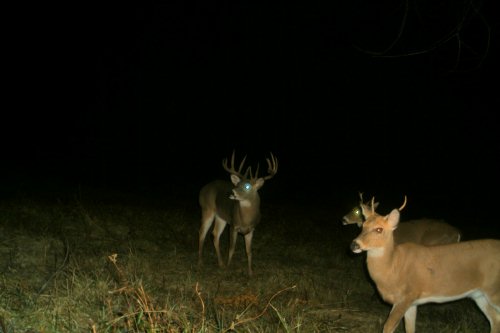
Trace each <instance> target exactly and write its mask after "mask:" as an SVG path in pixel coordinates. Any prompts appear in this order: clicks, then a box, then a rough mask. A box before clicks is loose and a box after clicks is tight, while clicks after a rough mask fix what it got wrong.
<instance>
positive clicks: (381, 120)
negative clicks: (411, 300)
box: [0, 1, 500, 228]
mask: <svg viewBox="0 0 500 333" xmlns="http://www.w3.org/2000/svg"><path fill="white" fill-rule="evenodd" d="M37 6H39V5H37ZM43 6H47V5H46V4H45V5H43ZM50 6H52V7H42V6H41V5H40V7H32V6H26V7H23V8H15V9H12V10H11V11H7V12H6V13H7V14H8V16H11V17H12V18H13V20H12V21H13V23H12V24H11V25H10V28H9V29H10V30H9V31H8V37H7V39H6V42H5V43H6V45H8V47H6V48H5V51H4V52H5V54H6V55H7V56H8V60H5V65H4V66H5V69H6V72H7V73H8V75H6V78H5V81H6V85H7V86H8V87H7V88H6V89H5V92H6V97H7V98H6V99H5V104H4V110H3V112H2V113H3V117H4V121H2V125H3V126H2V127H3V130H2V138H1V142H2V145H3V149H2V152H1V154H0V156H1V166H0V168H1V169H0V171H1V175H2V176H1V182H2V185H1V187H2V193H3V196H4V197H9V196H12V195H15V194H16V193H17V194H19V193H28V192H36V193H38V195H40V196H57V195H60V194H59V193H60V192H61V191H63V192H64V191H67V192H71V191H73V190H75V189H77V188H82V187H88V188H97V189H101V190H102V191H107V190H117V191H123V192H130V193H135V194H139V195H142V196H144V197H157V198H158V197H159V198H168V197H176V198H177V199H179V198H185V200H187V201H193V202H196V200H197V192H198V190H199V188H200V187H201V186H202V185H203V184H204V183H206V182H208V181H209V180H211V179H213V178H224V177H227V174H226V173H225V172H224V170H223V169H222V167H221V160H222V158H224V157H227V156H230V154H231V152H232V150H233V149H235V150H236V153H237V157H242V156H243V154H248V161H249V162H250V163H252V164H256V163H257V162H260V165H261V168H262V167H263V166H264V165H265V157H266V156H268V154H269V152H271V151H272V152H273V153H274V154H275V155H276V156H277V157H278V159H279V162H280V166H279V171H278V174H277V175H276V177H275V178H274V179H272V180H270V181H269V182H268V183H267V184H266V185H265V187H264V188H263V189H262V190H261V195H262V196H263V197H265V200H266V201H269V202H279V203H291V204H294V205H297V204H299V205H300V204H302V205H305V206H307V205H310V204H316V203H317V204H326V205H330V206H331V207H332V211H336V212H341V211H345V210H346V209H349V208H351V207H352V206H353V205H354V203H356V202H357V193H358V191H363V192H365V193H366V194H365V197H368V198H369V197H370V196H371V195H375V196H376V197H377V199H379V200H380V201H381V210H382V211H383V212H387V211H388V210H390V209H391V208H394V207H396V206H398V207H399V205H400V204H401V202H402V198H403V195H405V194H406V195H408V198H409V204H408V208H407V210H408V213H407V214H408V216H423V215H427V216H429V215H433V216H438V217H440V216H443V217H451V218H459V219H460V221H461V223H469V222H471V223H476V222H477V221H481V222H482V223H486V222H488V221H492V222H493V225H494V226H495V227H497V228H498V224H499V222H498V221H497V219H496V217H495V215H494V212H495V211H496V210H497V209H496V208H497V202H498V199H497V197H498V194H497V192H498V191H497V189H498V185H499V176H498V174H499V170H500V169H499V163H500V162H498V157H499V156H498V155H499V154H498V152H499V149H498V143H497V142H498V139H499V138H498V137H499V134H498V125H499V117H498V110H499V108H498V107H499V103H498V93H499V91H498V87H497V84H496V83H497V82H498V74H499V73H498V70H496V69H495V62H498V60H496V59H497V57H498V52H497V50H498V46H499V23H498V22H499V17H498V15H497V14H495V11H494V10H493V6H492V1H485V2H481V1H475V2H474V1H472V2H459V1H439V2H436V1H423V2H420V3H415V2H400V1H385V2H373V1H346V2H342V3H339V2H336V1H324V2H321V1H308V2H292V1H267V2H263V3H255V2H245V1H227V2H210V1H198V2H196V1H189V2H188V1H164V2H160V1H148V2H141V3H137V4H135V3H127V2H122V3H110V2H105V3H92V2H85V3H81V4H54V5H50ZM406 6H408V7H406ZM7 43H8V44H7ZM337 215H338V213H337Z"/></svg>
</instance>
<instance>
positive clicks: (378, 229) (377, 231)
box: [375, 228, 384, 234]
mask: <svg viewBox="0 0 500 333" xmlns="http://www.w3.org/2000/svg"><path fill="white" fill-rule="evenodd" d="M382 231H384V229H383V228H376V229H375V232H376V233H377V234H381V233H382Z"/></svg>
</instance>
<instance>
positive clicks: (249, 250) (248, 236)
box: [245, 230, 253, 276]
mask: <svg viewBox="0 0 500 333" xmlns="http://www.w3.org/2000/svg"><path fill="white" fill-rule="evenodd" d="M252 238H253V230H252V231H250V232H249V233H248V234H246V235H245V250H246V252H247V259H248V275H249V276H252V275H253V271H252Z"/></svg>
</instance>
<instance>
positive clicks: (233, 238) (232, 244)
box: [227, 225, 238, 266]
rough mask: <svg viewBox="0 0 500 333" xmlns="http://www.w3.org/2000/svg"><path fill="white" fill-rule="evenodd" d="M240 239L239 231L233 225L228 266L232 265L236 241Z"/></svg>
mask: <svg viewBox="0 0 500 333" xmlns="http://www.w3.org/2000/svg"><path fill="white" fill-rule="evenodd" d="M237 239H238V231H237V230H236V229H235V228H234V227H233V226H232V225H231V237H230V238H229V257H228V259H227V265H228V266H229V264H230V263H231V259H233V254H234V249H235V248H236V240H237Z"/></svg>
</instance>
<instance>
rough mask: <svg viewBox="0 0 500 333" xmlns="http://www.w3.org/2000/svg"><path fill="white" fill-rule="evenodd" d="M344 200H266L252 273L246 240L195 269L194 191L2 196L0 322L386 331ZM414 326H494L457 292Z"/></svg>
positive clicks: (94, 327)
mask: <svg viewBox="0 0 500 333" xmlns="http://www.w3.org/2000/svg"><path fill="white" fill-rule="evenodd" d="M349 208H350V207H341V208H336V207H310V206H308V207H300V206H297V205H296V206H281V205H271V204H267V203H263V206H262V213H263V218H262V223H261V224H260V225H259V226H258V227H257V229H256V232H255V236H254V244H253V253H254V276H253V277H252V278H248V276H247V271H246V268H247V267H246V256H245V253H244V245H243V239H242V238H240V239H238V244H237V245H236V253H235V256H234V259H233V263H232V266H230V267H228V268H226V269H219V268H218V267H217V264H216V262H217V260H216V256H215V251H214V249H213V246H212V244H211V242H210V241H207V242H206V243H205V249H204V250H205V251H204V266H203V267H202V268H198V267H197V265H196V263H197V244H198V226H199V211H198V207H197V205H196V200H192V202H191V201H189V202H181V201H179V200H177V201H171V200H169V201H168V202H160V203H158V202H147V201H146V202H145V201H141V200H137V201H136V200H134V198H132V199H127V200H123V201H122V200H120V199H119V198H118V199H115V200H110V199H104V200H102V199H98V198H97V197H96V196H79V197H75V198H71V199H67V200H54V201H50V200H33V199H27V198H22V197H21V198H15V199H8V200H4V201H3V202H2V203H0V272H1V275H0V277H1V278H0V331H1V332H3V333H13V332H37V333H38V332H40V333H42V332H43V333H48V332H93V333H94V332H95V333H97V332H103V333H104V332H172V333H173V332H193V333H194V332H200V333H201V332H273V333H274V332H364V333H371V332H381V327H382V324H383V322H384V320H385V318H386V316H387V315H388V313H389V311H390V306H389V305H387V304H385V303H383V302H382V301H381V300H380V298H379V297H378V296H377V294H376V293H375V290H374V287H373V285H372V284H371V282H370V280H369V278H368V276H367V274H366V269H365V267H364V255H354V254H352V253H350V251H349V244H350V242H351V240H352V239H353V238H354V237H355V236H356V234H357V232H358V230H357V228H355V227H354V226H348V227H343V226H342V225H341V223H340V216H341V215H342V213H344V211H346V210H348V209H349ZM225 236H227V231H226V233H225ZM222 241H223V243H222V246H223V249H224V252H225V253H227V243H228V239H227V237H224V236H223V240H222ZM402 326H403V325H400V326H399V327H398V330H397V332H404V330H403V327H402ZM417 331H418V332H437V331H439V332H444V333H447V332H450V333H451V332H463V333H468V332H488V331H489V326H488V323H487V321H486V319H485V318H484V317H483V315H482V313H481V312H480V311H479V310H478V309H477V308H476V306H475V304H473V303H472V302H471V301H468V300H461V301H457V302H453V303H447V304H441V305H437V304H430V305H424V306H420V307H419V315H418V320H417Z"/></svg>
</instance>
